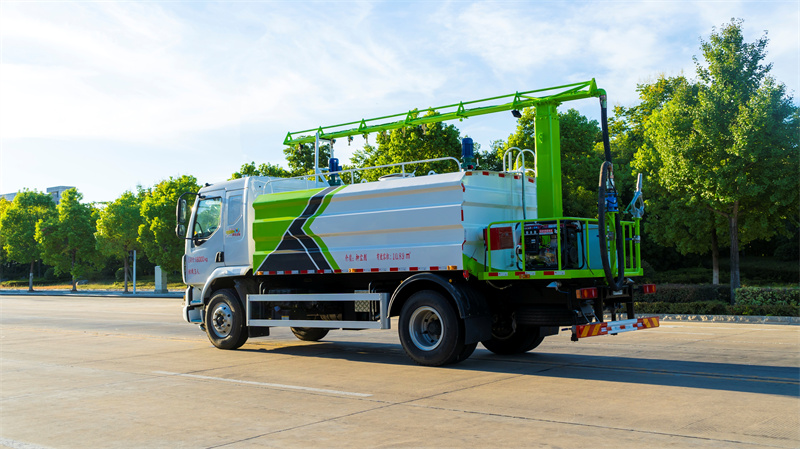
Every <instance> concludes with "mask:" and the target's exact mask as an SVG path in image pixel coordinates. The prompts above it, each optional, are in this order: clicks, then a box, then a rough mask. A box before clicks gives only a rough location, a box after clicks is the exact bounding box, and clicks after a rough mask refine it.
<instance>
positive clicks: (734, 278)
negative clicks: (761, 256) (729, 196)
mask: <svg viewBox="0 0 800 449" xmlns="http://www.w3.org/2000/svg"><path fill="white" fill-rule="evenodd" d="M728 220H729V223H730V233H731V304H735V303H736V289H737V288H739V287H740V286H741V282H740V279H739V200H736V201H734V202H733V211H731V215H730V217H728Z"/></svg>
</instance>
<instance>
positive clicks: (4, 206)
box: [0, 198, 11, 280]
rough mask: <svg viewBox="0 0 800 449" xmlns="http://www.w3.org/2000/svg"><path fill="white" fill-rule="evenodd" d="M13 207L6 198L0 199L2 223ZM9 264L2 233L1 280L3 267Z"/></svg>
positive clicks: (0, 247) (0, 251)
mask: <svg viewBox="0 0 800 449" xmlns="http://www.w3.org/2000/svg"><path fill="white" fill-rule="evenodd" d="M9 207H11V201H8V200H7V199H5V198H0V223H2V222H3V215H4V214H5V213H6V209H8V208H9ZM7 262H8V254H6V250H5V249H3V233H2V232H0V280H2V279H3V267H4V266H5V265H6V263H7Z"/></svg>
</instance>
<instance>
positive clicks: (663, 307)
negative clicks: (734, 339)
mask: <svg viewBox="0 0 800 449" xmlns="http://www.w3.org/2000/svg"><path fill="white" fill-rule="evenodd" d="M634 308H635V310H636V313H637V314H650V313H653V314H675V315H750V316H800V306H798V305H789V304H768V305H749V304H737V305H735V306H732V305H730V304H726V303H724V302H722V301H696V302H679V303H675V302H637V303H635V304H634Z"/></svg>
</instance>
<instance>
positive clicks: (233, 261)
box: [223, 189, 251, 267]
mask: <svg viewBox="0 0 800 449" xmlns="http://www.w3.org/2000/svg"><path fill="white" fill-rule="evenodd" d="M245 194H246V191H245V190H244V189H239V190H229V191H227V192H225V195H226V196H225V214H224V218H223V221H224V224H225V254H224V259H225V265H226V266H229V267H235V266H244V265H249V264H250V263H251V261H250V255H249V253H248V242H247V239H246V238H245V236H246V234H247V230H246V229H245V227H246V224H247V215H246V214H247V208H246V207H245Z"/></svg>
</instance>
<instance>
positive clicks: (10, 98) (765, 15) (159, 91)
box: [0, 1, 800, 201]
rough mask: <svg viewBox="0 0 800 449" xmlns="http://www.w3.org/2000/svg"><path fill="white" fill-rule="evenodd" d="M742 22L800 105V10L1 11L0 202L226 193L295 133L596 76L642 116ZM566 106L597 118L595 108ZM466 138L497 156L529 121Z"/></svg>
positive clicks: (473, 127)
mask: <svg viewBox="0 0 800 449" xmlns="http://www.w3.org/2000/svg"><path fill="white" fill-rule="evenodd" d="M733 17H736V18H742V19H744V20H745V22H744V25H743V29H744V35H745V40H746V41H748V42H752V41H754V40H756V39H757V38H759V37H760V36H761V35H762V34H763V33H764V31H765V30H768V37H769V39H770V44H769V46H768V47H767V51H768V56H767V60H768V62H772V63H773V64H774V65H773V70H772V75H773V76H774V77H775V78H776V79H777V80H779V81H781V82H783V83H785V84H786V86H787V88H788V90H789V91H790V92H791V93H792V95H793V96H794V97H795V101H797V92H798V87H799V86H800V2H798V1H788V2H770V1H764V2H728V1H705V2H694V1H658V2H619V1H616V2H601V1H598V2H554V1H543V2H524V1H513V2H467V1H450V2H410V1H404V2H392V1H384V2H367V1H358V2H340V1H319V2H291V1H265V2H259V1H252V2H180V1H178V2H120V3H117V2H74V3H72V2H63V3H62V2H36V1H26V2H9V1H4V2H3V3H0V39H2V41H1V42H0V49H1V50H2V53H1V54H0V58H1V64H0V145H1V146H0V193H10V192H14V191H17V190H19V189H22V188H30V189H38V190H40V191H43V190H44V189H45V188H46V187H49V186H56V185H74V186H77V187H78V189H79V190H80V191H81V192H82V193H83V194H84V197H85V200H87V201H110V200H113V199H115V198H117V197H118V196H119V195H120V194H121V193H122V192H123V191H125V190H133V189H135V188H136V186H137V185H142V186H144V187H149V186H152V185H153V184H155V183H157V182H158V181H160V180H162V179H165V178H167V177H169V176H180V175H183V174H190V175H194V176H196V177H197V179H198V181H199V182H200V183H201V184H202V183H205V182H212V183H213V182H217V181H222V180H225V179H227V178H228V177H229V176H230V174H231V173H232V172H234V171H236V170H238V168H239V167H240V166H241V165H242V164H243V163H246V162H250V161H255V162H256V163H261V162H272V163H278V164H281V165H284V161H283V153H282V149H283V145H282V142H283V138H284V137H285V136H286V133H287V132H289V131H297V130H301V129H308V128H313V127H316V126H321V125H322V126H325V125H333V124H338V123H342V122H348V121H353V120H358V119H361V118H370V117H377V116H383V115H388V114H394V113H400V112H404V111H407V110H409V109H413V108H427V107H431V106H438V105H443V104H451V103H457V102H458V101H468V100H475V99H480V98H485V97H491V96H496V95H503V94H508V93H513V92H515V91H524V90H532V89H538V88H543V87H549V86H557V85H562V84H566V83H570V82H577V81H585V80H588V79H590V78H595V79H596V80H597V83H598V85H599V86H600V87H602V88H604V89H606V91H608V94H609V100H610V102H611V103H612V104H622V105H632V104H635V103H636V99H637V95H636V91H635V89H636V85H637V84H638V83H644V82H648V81H651V80H653V79H655V77H657V76H658V75H659V74H665V75H668V76H671V75H678V74H685V75H687V76H689V77H694V74H695V68H694V62H693V61H692V56H694V55H698V56H699V55H700V50H699V45H700V39H701V38H702V39H708V36H709V34H710V32H711V29H712V27H715V26H716V27H718V28H719V27H720V26H722V25H723V24H726V23H728V22H730V20H731V18H733ZM567 107H575V108H576V109H578V110H580V111H581V112H582V113H583V114H586V115H587V116H589V117H590V118H597V117H598V116H599V108H598V105H597V102H596V101H593V100H584V101H581V102H574V103H572V104H568V105H564V106H562V109H565V108H567ZM455 125H456V126H457V127H458V128H459V129H460V130H461V133H462V135H469V136H471V137H473V138H474V139H475V141H476V142H477V143H480V144H482V145H484V148H488V146H489V143H490V142H491V141H492V140H496V139H506V138H507V137H508V135H509V134H510V133H512V132H513V131H514V128H515V125H516V124H515V121H514V119H513V117H511V115H510V114H494V115H491V116H484V117H474V118H470V119H467V120H465V121H463V122H457V123H455ZM361 145H363V139H361V138H356V139H355V141H354V142H353V143H352V144H351V146H350V147H348V146H347V145H346V143H338V144H337V145H336V147H335V150H336V155H337V156H338V157H339V158H340V159H341V160H342V161H343V162H344V161H346V160H347V159H348V158H349V155H350V154H351V153H352V151H353V150H355V149H356V148H358V147H360V146H361Z"/></svg>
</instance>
